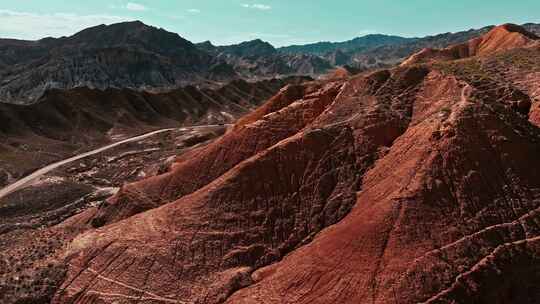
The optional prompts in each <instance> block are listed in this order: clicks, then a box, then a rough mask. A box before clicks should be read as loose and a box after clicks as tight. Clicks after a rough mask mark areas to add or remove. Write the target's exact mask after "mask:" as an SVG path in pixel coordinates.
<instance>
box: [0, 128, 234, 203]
mask: <svg viewBox="0 0 540 304" xmlns="http://www.w3.org/2000/svg"><path fill="white" fill-rule="evenodd" d="M219 126H222V125H202V126H192V127H182V128H169V129H160V130H156V131H152V132H148V133H145V134H142V135H138V136H135V137H130V138H127V139H124V140H121V141H118V142H115V143H113V144H110V145H107V146H104V147H101V148H98V149H95V150H92V151H88V152H85V153H82V154H79V155H76V156H73V157H70V158H67V159H64V160H61V161H58V162H55V163H52V164H50V165H47V166H45V167H43V168H41V169H39V170H37V171H35V172H33V173H31V174H30V175H28V176H25V177H23V178H21V179H19V180H18V181H16V182H14V183H13V184H11V185H8V186H6V187H4V188H2V189H1V190H0V199H2V198H3V197H5V196H7V195H8V194H11V193H13V192H15V191H17V190H20V189H22V188H25V187H27V186H29V185H30V184H32V182H34V181H35V180H36V179H38V178H40V177H41V176H43V175H44V174H47V173H49V172H51V171H52V170H54V169H56V168H58V167H60V166H63V165H65V164H69V163H71V162H74V161H77V160H80V159H83V158H86V157H88V156H92V155H96V154H98V153H101V152H103V151H106V150H109V149H112V148H114V147H117V146H120V145H122V144H125V143H129V142H134V141H139V140H143V139H146V138H148V137H151V136H154V135H157V134H160V133H165V132H170V131H174V130H180V131H189V130H196V129H204V128H211V127H219ZM225 126H228V125H225Z"/></svg>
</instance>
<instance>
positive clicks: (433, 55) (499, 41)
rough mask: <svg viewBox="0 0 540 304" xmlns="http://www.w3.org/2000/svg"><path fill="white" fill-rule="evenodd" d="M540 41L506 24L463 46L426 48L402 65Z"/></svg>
mask: <svg viewBox="0 0 540 304" xmlns="http://www.w3.org/2000/svg"><path fill="white" fill-rule="evenodd" d="M539 39H540V38H539V37H538V36H536V35H535V34H533V33H531V32H529V31H527V30H526V29H525V28H523V27H521V26H518V25H515V24H504V25H501V26H497V27H495V28H493V29H492V30H491V31H489V32H488V33H487V34H485V35H483V36H481V37H478V38H474V39H471V40H469V41H468V42H465V43H462V44H458V45H453V46H450V47H448V48H445V49H442V50H439V49H431V48H425V49H423V50H422V51H420V52H418V53H416V54H414V55H412V56H411V57H410V58H409V59H407V60H405V61H404V62H403V63H402V65H411V64H418V63H426V62H434V61H442V60H455V59H462V58H467V57H472V56H478V55H489V54H492V53H496V52H501V51H505V50H509V49H515V48H520V47H524V46H527V45H531V44H532V43H534V42H535V41H537V40H539Z"/></svg>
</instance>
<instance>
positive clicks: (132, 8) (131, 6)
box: [126, 2, 147, 12]
mask: <svg viewBox="0 0 540 304" xmlns="http://www.w3.org/2000/svg"><path fill="white" fill-rule="evenodd" d="M126 8H127V9H128V10H130V11H136V12H141V11H145V10H147V8H146V6H144V5H142V4H139V3H133V2H128V4H126Z"/></svg>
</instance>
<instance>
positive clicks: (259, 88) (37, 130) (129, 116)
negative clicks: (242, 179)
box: [0, 77, 308, 178]
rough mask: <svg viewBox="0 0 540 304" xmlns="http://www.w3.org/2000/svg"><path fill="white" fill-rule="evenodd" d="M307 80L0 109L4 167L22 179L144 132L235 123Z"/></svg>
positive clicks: (65, 98)
mask: <svg viewBox="0 0 540 304" xmlns="http://www.w3.org/2000/svg"><path fill="white" fill-rule="evenodd" d="M307 79H308V78H304V77H290V78H283V79H273V80H265V81H260V82H246V81H243V80H237V81H233V82H230V83H229V84H227V85H224V86H222V87H219V88H216V89H204V88H197V87H194V86H187V87H183V88H178V89H175V90H172V91H169V92H164V93H149V92H138V91H135V90H130V89H121V90H120V89H107V90H104V91H103V90H98V89H88V88H76V89H71V90H50V91H47V92H46V93H45V95H44V96H43V98H41V99H40V101H39V102H37V103H34V104H32V105H14V104H3V103H0V166H1V167H2V168H3V169H5V170H7V171H8V172H10V174H11V175H12V176H13V178H18V177H20V176H21V175H24V174H27V173H28V172H29V171H32V170H35V169H37V168H39V167H41V166H43V165H44V164H47V163H50V162H52V161H55V160H60V159H61V158H66V157H67V156H68V155H71V154H72V153H74V152H75V151H80V150H85V149H89V148H91V147H94V146H96V145H100V144H101V145H103V144H105V143H107V142H110V141H113V140H117V139H118V138H122V137H128V136H130V135H136V134H141V133H144V132H145V131H150V130H153V129H157V128H168V127H175V126H181V125H184V126H189V125H195V124H199V125H201V124H218V123H221V124H225V123H231V122H233V121H234V120H235V119H237V118H238V117H240V116H242V115H243V114H245V113H248V112H250V111H251V110H252V109H253V108H255V107H257V106H258V105H259V104H261V103H262V102H263V101H264V100H266V99H268V98H270V97H271V96H272V95H274V94H275V93H276V92H278V91H279V89H280V88H281V87H282V86H284V85H286V84H288V83H300V82H303V81H305V80H307Z"/></svg>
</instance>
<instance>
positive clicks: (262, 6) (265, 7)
mask: <svg viewBox="0 0 540 304" xmlns="http://www.w3.org/2000/svg"><path fill="white" fill-rule="evenodd" d="M242 7H245V8H252V9H258V10H261V11H267V10H271V9H272V7H271V6H270V5H266V4H260V3H255V4H245V3H244V4H242Z"/></svg>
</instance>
